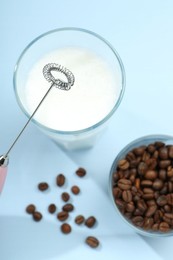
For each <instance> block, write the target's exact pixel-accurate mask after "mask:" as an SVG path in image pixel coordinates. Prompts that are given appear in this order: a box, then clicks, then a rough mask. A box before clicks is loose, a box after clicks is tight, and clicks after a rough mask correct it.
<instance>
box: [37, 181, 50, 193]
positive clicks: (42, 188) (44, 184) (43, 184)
mask: <svg viewBox="0 0 173 260" xmlns="http://www.w3.org/2000/svg"><path fill="white" fill-rule="evenodd" d="M48 188H49V185H48V184H47V182H40V183H39V184H38V189H39V190H40V191H45V190H47V189H48Z"/></svg>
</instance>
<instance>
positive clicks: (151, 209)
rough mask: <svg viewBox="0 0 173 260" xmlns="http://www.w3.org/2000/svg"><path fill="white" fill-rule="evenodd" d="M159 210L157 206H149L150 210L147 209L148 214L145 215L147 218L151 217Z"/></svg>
mask: <svg viewBox="0 0 173 260" xmlns="http://www.w3.org/2000/svg"><path fill="white" fill-rule="evenodd" d="M156 210H157V206H156V205H153V206H149V208H148V209H147V211H146V213H145V216H146V217H148V218H149V217H151V216H153V215H154V213H155V212H156Z"/></svg>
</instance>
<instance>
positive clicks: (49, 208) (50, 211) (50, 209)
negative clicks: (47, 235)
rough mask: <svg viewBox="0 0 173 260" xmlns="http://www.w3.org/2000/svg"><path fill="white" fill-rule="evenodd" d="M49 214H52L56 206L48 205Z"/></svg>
mask: <svg viewBox="0 0 173 260" xmlns="http://www.w3.org/2000/svg"><path fill="white" fill-rule="evenodd" d="M48 211H49V213H51V214H53V213H55V211H56V205H55V204H50V205H49V207H48Z"/></svg>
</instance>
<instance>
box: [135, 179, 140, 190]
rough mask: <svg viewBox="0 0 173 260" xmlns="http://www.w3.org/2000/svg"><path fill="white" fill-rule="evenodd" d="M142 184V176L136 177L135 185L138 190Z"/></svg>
mask: <svg viewBox="0 0 173 260" xmlns="http://www.w3.org/2000/svg"><path fill="white" fill-rule="evenodd" d="M140 185H141V181H140V178H136V179H135V186H136V188H137V189H138V190H139V189H140Z"/></svg>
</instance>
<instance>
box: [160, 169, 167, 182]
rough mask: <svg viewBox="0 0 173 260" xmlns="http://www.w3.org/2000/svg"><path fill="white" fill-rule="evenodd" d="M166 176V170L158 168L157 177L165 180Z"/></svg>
mask: <svg viewBox="0 0 173 260" xmlns="http://www.w3.org/2000/svg"><path fill="white" fill-rule="evenodd" d="M166 177H167V173H166V170H164V169H160V170H159V178H160V179H161V180H162V181H165V180H166Z"/></svg>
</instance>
